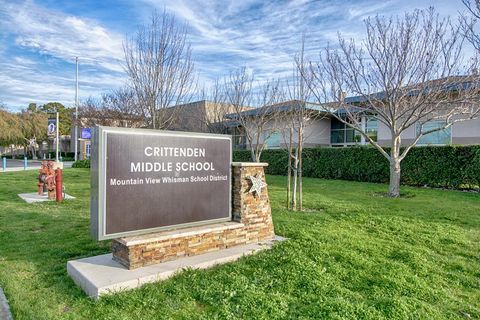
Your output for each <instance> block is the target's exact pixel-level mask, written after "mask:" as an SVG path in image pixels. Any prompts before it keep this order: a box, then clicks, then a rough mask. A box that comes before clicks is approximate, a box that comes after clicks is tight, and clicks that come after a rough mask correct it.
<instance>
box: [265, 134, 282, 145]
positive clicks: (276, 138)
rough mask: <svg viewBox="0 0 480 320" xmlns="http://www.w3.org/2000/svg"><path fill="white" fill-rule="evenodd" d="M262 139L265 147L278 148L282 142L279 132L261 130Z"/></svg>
mask: <svg viewBox="0 0 480 320" xmlns="http://www.w3.org/2000/svg"><path fill="white" fill-rule="evenodd" d="M263 139H264V141H265V148H266V149H275V148H280V144H281V142H282V135H281V133H280V132H269V131H265V132H263Z"/></svg>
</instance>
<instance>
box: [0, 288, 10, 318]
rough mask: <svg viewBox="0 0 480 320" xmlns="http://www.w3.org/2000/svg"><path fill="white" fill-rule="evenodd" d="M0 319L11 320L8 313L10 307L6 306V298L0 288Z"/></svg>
mask: <svg viewBox="0 0 480 320" xmlns="http://www.w3.org/2000/svg"><path fill="white" fill-rule="evenodd" d="M0 319H2V320H13V317H12V314H11V313H10V307H9V306H8V301H7V297H5V294H4V293H3V290H2V288H0Z"/></svg>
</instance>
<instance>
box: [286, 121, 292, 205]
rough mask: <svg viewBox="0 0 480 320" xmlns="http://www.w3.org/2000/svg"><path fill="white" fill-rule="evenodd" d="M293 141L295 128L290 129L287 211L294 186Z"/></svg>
mask: <svg viewBox="0 0 480 320" xmlns="http://www.w3.org/2000/svg"><path fill="white" fill-rule="evenodd" d="M292 139H293V128H290V137H289V142H288V169H287V170H288V171H287V209H290V192H291V184H292V151H293V150H292Z"/></svg>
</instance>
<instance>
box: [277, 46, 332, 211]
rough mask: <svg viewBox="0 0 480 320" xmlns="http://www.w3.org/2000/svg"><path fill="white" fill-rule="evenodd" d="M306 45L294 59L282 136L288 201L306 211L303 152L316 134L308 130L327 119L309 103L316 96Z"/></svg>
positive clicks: (321, 109)
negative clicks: (285, 156) (286, 162)
mask: <svg viewBox="0 0 480 320" xmlns="http://www.w3.org/2000/svg"><path fill="white" fill-rule="evenodd" d="M304 43H305V42H304V38H303V39H302V47H301V51H300V53H299V54H297V55H296V56H295V59H294V60H295V68H294V70H293V74H292V77H291V78H290V79H289V80H288V81H287V85H286V94H287V97H288V99H289V100H288V101H286V102H285V104H286V105H288V108H285V109H284V112H283V122H284V125H283V126H282V127H284V128H285V129H284V130H283V131H282V134H283V138H284V143H285V144H286V145H287V151H288V172H287V192H288V194H289V195H288V196H287V201H288V200H290V203H289V204H288V205H287V207H289V208H291V209H292V210H302V209H303V181H302V180H303V172H302V171H303V170H302V165H303V149H304V143H305V141H307V139H309V138H310V137H311V135H312V134H313V132H314V131H311V130H310V131H309V130H308V128H309V127H310V126H311V125H312V124H313V123H315V122H316V121H318V120H321V119H322V118H324V117H325V112H322V111H323V108H322V106H321V105H319V104H315V103H311V102H309V101H310V100H311V98H312V96H311V92H310V90H309V89H308V86H307V82H311V80H312V79H311V77H312V75H311V73H310V70H309V68H308V64H307V63H306V61H305V57H304ZM317 134H318V132H317ZM292 173H293V179H292V177H291V174H292ZM292 183H293V186H292ZM290 194H291V196H290ZM297 199H298V202H297Z"/></svg>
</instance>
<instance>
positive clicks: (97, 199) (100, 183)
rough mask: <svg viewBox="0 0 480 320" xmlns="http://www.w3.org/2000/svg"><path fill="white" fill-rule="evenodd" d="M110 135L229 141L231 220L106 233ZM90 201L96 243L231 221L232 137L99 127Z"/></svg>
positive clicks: (94, 144) (94, 140) (95, 135)
mask: <svg viewBox="0 0 480 320" xmlns="http://www.w3.org/2000/svg"><path fill="white" fill-rule="evenodd" d="M108 133H112V134H115V133H123V134H125V133H126V134H131V135H156V136H176V137H178V136H180V137H191V138H206V139H221V140H228V141H229V142H230V161H229V167H230V179H229V181H230V188H229V212H228V217H225V218H220V219H211V220H203V221H196V222H190V223H183V224H176V225H171V226H164V227H156V228H148V229H139V230H133V231H126V232H119V233H112V234H107V233H106V223H105V220H106V192H105V191H106V177H107V170H106V168H107V157H106V154H107V147H108V146H107V135H108ZM90 175H91V191H90V192H91V197H90V198H91V201H90V228H91V234H92V236H93V238H94V239H95V240H107V239H114V238H121V237H125V236H135V235H142V234H147V233H151V232H156V231H164V230H174V229H179V228H185V227H191V226H200V225H205V224H211V223H216V222H225V221H231V220H232V185H231V184H232V137H231V136H229V135H224V134H214V133H197V132H182V131H168V130H151V129H133V128H118V127H104V126H96V127H94V128H93V132H92V157H91V174H90Z"/></svg>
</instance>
